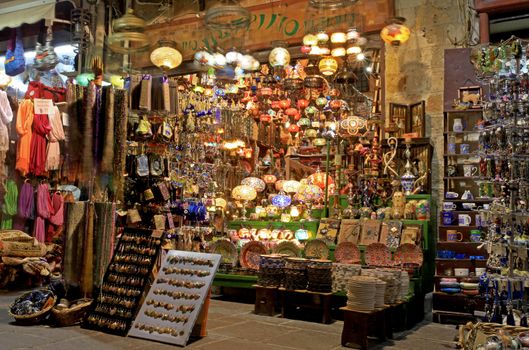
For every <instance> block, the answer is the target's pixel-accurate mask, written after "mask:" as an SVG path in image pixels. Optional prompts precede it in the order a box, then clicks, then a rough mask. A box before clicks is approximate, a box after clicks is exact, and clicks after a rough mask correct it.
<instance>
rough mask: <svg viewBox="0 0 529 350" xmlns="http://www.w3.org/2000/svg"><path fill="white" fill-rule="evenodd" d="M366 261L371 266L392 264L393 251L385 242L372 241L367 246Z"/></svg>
mask: <svg viewBox="0 0 529 350" xmlns="http://www.w3.org/2000/svg"><path fill="white" fill-rule="evenodd" d="M365 261H366V264H367V265H370V266H391V265H393V262H392V261H391V252H390V251H389V249H388V247H387V246H386V245H385V244H383V243H372V244H370V245H368V246H367V248H366V253H365Z"/></svg>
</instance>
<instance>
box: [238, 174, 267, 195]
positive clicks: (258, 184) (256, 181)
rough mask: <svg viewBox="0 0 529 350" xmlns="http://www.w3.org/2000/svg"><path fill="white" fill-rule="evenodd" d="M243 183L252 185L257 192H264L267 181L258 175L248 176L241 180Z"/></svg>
mask: <svg viewBox="0 0 529 350" xmlns="http://www.w3.org/2000/svg"><path fill="white" fill-rule="evenodd" d="M241 184H242V185H246V186H250V187H252V188H253V189H255V190H256V191H257V192H263V191H264V190H265V188H266V183H265V182H264V181H263V180H261V179H260V178H258V177H247V178H244V179H243V180H242V181H241Z"/></svg>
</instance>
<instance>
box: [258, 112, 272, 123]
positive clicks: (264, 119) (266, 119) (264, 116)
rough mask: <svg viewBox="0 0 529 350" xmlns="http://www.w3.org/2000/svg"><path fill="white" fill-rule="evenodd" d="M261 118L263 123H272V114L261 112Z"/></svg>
mask: <svg viewBox="0 0 529 350" xmlns="http://www.w3.org/2000/svg"><path fill="white" fill-rule="evenodd" d="M259 120H260V121H261V122H262V123H270V121H272V117H271V116H270V114H261V116H260V117H259Z"/></svg>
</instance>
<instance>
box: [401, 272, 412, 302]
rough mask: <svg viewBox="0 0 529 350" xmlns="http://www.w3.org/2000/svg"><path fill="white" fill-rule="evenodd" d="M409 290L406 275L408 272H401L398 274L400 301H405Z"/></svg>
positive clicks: (408, 280)
mask: <svg viewBox="0 0 529 350" xmlns="http://www.w3.org/2000/svg"><path fill="white" fill-rule="evenodd" d="M409 289H410V275H408V271H406V270H402V271H401V272H400V293H399V299H400V300H404V299H406V296H407V295H408V291H409Z"/></svg>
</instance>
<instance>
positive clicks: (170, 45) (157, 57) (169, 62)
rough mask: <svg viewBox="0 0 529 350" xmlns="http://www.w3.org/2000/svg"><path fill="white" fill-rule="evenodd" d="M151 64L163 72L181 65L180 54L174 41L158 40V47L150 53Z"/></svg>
mask: <svg viewBox="0 0 529 350" xmlns="http://www.w3.org/2000/svg"><path fill="white" fill-rule="evenodd" d="M151 62H152V63H153V64H154V65H155V66H156V67H158V68H161V69H163V70H170V69H174V68H176V67H178V66H179V65H180V64H182V54H181V53H180V51H178V50H177V49H176V43H175V42H174V41H170V40H160V41H158V47H157V48H155V49H154V50H153V51H152V52H151Z"/></svg>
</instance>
